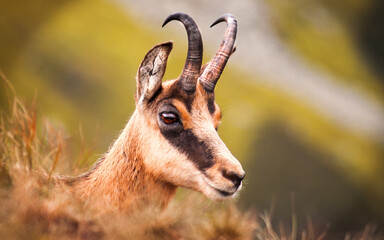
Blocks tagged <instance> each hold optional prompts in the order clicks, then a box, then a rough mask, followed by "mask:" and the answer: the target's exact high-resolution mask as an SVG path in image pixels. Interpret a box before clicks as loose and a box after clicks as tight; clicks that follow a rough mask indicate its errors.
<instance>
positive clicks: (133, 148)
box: [75, 112, 176, 211]
mask: <svg viewBox="0 0 384 240" xmlns="http://www.w3.org/2000/svg"><path fill="white" fill-rule="evenodd" d="M136 124H140V121H139V119H138V116H137V112H135V113H134V115H133V116H132V117H131V119H130V121H129V122H128V124H127V126H126V127H125V128H124V130H123V131H122V133H121V134H120V136H119V137H118V138H117V140H116V141H115V142H114V143H113V145H112V147H111V148H110V149H109V151H108V152H107V153H106V154H105V157H104V158H103V159H100V160H99V161H98V162H97V163H96V164H95V166H94V168H93V169H92V170H90V171H89V172H87V173H85V174H83V175H81V176H79V178H78V181H77V184H75V188H76V190H77V192H79V193H80V197H81V199H83V200H84V201H86V202H87V203H89V204H90V205H94V206H95V207H96V208H100V209H103V210H105V209H107V210H109V208H111V210H113V209H116V208H117V209H119V210H128V211H129V210H131V209H134V208H136V207H138V206H140V205H146V204H148V203H153V202H156V204H161V205H162V206H166V205H167V204H168V202H169V201H170V199H171V198H172V197H173V195H174V193H175V191H176V186H174V185H172V184H169V183H166V182H163V181H160V180H157V179H156V177H155V176H153V174H151V173H149V172H148V171H146V168H145V164H144V152H143V149H142V148H143V145H142V143H141V136H140V132H139V130H138V128H136V126H137V125H136Z"/></svg>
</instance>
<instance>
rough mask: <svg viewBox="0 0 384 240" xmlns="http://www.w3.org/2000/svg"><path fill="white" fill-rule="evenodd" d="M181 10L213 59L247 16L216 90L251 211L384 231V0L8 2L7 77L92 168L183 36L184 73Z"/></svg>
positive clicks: (174, 70) (0, 48) (0, 26)
mask: <svg viewBox="0 0 384 240" xmlns="http://www.w3.org/2000/svg"><path fill="white" fill-rule="evenodd" d="M176 11H182V12H186V13H188V14H189V15H191V16H192V17H193V18H194V19H195V21H196V22H197V24H198V25H199V27H200V30H201V32H202V36H203V41H204V49H205V51H204V53H205V56H204V59H205V60H204V61H208V60H209V59H210V57H211V56H212V55H213V53H214V52H215V51H216V49H217V47H218V46H219V44H220V42H221V39H222V36H223V34H224V29H225V24H220V25H218V26H215V27H214V28H212V29H210V28H209V26H210V24H211V23H212V22H213V21H214V20H216V19H217V18H218V17H219V16H221V15H222V14H224V13H227V12H229V13H232V14H234V15H235V16H236V17H237V19H238V23H239V28H238V38H237V43H236V45H237V51H236V53H235V54H234V55H233V56H232V57H231V59H230V61H229V64H228V65H227V67H226V69H225V71H224V74H223V75H222V77H221V79H220V81H219V83H218V85H217V88H216V96H217V97H216V98H217V102H218V104H219V105H220V106H221V107H222V109H223V113H224V117H223V120H222V124H221V126H220V128H219V134H220V135H221V137H222V139H223V140H224V142H226V144H227V145H228V147H229V148H230V149H231V151H232V152H233V154H234V155H235V156H236V157H237V158H238V159H239V160H240V161H241V162H242V164H243V165H244V168H245V170H246V172H247V177H246V181H245V184H244V190H243V191H242V193H241V196H240V198H239V199H238V200H237V202H238V205H239V206H240V207H241V208H243V209H248V208H250V207H251V208H255V209H258V210H260V211H264V210H269V209H271V207H272V209H273V212H274V214H273V218H274V219H275V222H276V223H277V222H278V221H281V222H283V223H284V224H287V225H289V223H290V219H291V217H292V214H293V213H294V214H296V215H297V217H298V224H299V226H304V225H305V224H306V221H307V217H310V218H311V219H312V221H313V222H314V225H315V226H325V225H326V224H327V223H330V226H331V228H330V231H333V232H338V231H340V232H343V231H351V230H352V231H353V230H357V229H361V228H363V227H364V226H365V225H366V224H367V223H370V222H374V223H376V224H377V225H378V226H379V227H383V223H384V174H383V172H384V77H383V76H384V75H383V74H384V2H383V1H381V0H339V1H332V0H290V1H281V0H238V1H230V0H222V1H221V0H210V1H203V0H195V1H177V0H163V1H157V0H141V1H134V0H56V1H48V0H34V1H28V0H19V1H10V0H0V68H1V69H2V71H3V72H4V73H5V75H6V76H7V77H8V78H9V79H10V81H11V82H12V83H13V85H14V86H15V88H16V91H17V92H18V94H19V95H20V96H22V97H23V98H24V99H27V101H29V102H32V101H34V99H37V100H36V106H37V111H38V113H39V116H40V117H42V116H43V117H44V119H43V120H44V121H49V122H51V123H52V124H54V125H56V126H58V127H61V128H63V129H64V131H65V133H66V134H67V139H68V140H69V142H71V143H72V144H73V145H76V146H78V149H79V150H78V154H82V159H86V161H84V163H83V166H84V167H85V168H86V167H87V166H90V165H91V164H92V163H93V162H94V161H95V160H96V159H97V158H98V157H99V156H100V154H102V153H103V152H105V151H106V150H107V149H108V146H109V145H110V144H111V142H112V141H113V139H114V138H115V137H116V136H117V135H118V133H119V131H120V130H121V129H122V128H123V127H124V125H125V123H126V122H127V119H128V118H129V115H130V114H131V113H132V112H133V110H134V97H133V96H134V91H135V75H136V71H137V68H138V66H139V64H140V62H141V60H142V58H143V57H144V55H145V54H146V52H147V51H148V50H149V49H150V48H151V47H152V46H154V45H155V44H157V43H160V42H164V41H168V40H174V50H173V52H172V53H171V55H170V59H169V62H168V67H167V73H166V75H165V79H173V78H176V77H177V76H178V75H179V74H180V72H181V69H182V67H183V65H184V60H185V56H186V49H187V48H186V47H187V42H186V34H185V30H184V29H183V28H182V27H181V25H180V24H178V23H171V24H168V25H167V26H166V27H165V28H161V24H162V22H163V20H164V19H165V18H166V17H167V16H168V15H169V14H171V13H173V12H176ZM0 106H1V110H2V111H7V110H6V109H7V106H8V102H7V92H6V90H5V87H4V85H1V88H0ZM84 146H88V147H84ZM84 148H85V149H86V150H84ZM75 149H76V148H75ZM75 155H76V154H75Z"/></svg>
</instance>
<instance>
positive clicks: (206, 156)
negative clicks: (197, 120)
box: [160, 129, 214, 171]
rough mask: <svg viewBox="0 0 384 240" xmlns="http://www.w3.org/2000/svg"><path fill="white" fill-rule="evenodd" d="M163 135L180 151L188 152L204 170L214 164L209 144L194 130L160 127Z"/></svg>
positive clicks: (198, 166) (189, 157)
mask: <svg viewBox="0 0 384 240" xmlns="http://www.w3.org/2000/svg"><path fill="white" fill-rule="evenodd" d="M160 131H161V133H162V134H163V136H164V137H165V138H166V139H167V140H168V142H169V143H171V144H172V145H173V146H175V147H176V148H177V149H178V150H179V151H180V152H182V153H184V154H186V155H187V156H188V159H190V160H191V161H192V162H193V163H194V164H195V165H196V166H197V168H198V169H200V170H201V171H204V170H205V169H207V168H210V167H212V166H213V164H214V160H213V153H212V151H211V150H210V149H209V147H208V145H207V144H206V143H204V142H203V141H201V140H199V139H198V137H197V136H196V135H195V134H194V133H193V132H192V130H190V129H187V130H182V131H181V132H179V133H175V132H173V131H167V130H165V129H160Z"/></svg>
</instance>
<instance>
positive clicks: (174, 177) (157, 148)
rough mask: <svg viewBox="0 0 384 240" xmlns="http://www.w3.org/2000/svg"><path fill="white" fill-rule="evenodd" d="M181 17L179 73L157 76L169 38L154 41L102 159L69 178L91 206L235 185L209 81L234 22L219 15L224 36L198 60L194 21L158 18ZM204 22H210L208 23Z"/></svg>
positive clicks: (234, 164)
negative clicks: (131, 106)
mask: <svg viewBox="0 0 384 240" xmlns="http://www.w3.org/2000/svg"><path fill="white" fill-rule="evenodd" d="M172 20H177V21H179V22H181V23H182V24H183V26H184V27H185V29H186V32H187V35H188V52H187V59H186V62H185V65H184V68H183V71H182V73H181V75H180V76H179V77H178V78H177V79H175V80H170V81H166V82H162V78H163V75H164V72H165V68H166V64H167V59H168V55H169V54H170V52H171V50H172V46H173V43H172V42H165V43H161V44H158V45H156V46H154V47H153V48H152V49H151V50H149V52H148V53H147V55H146V56H145V57H144V60H143V61H142V63H141V65H140V67H139V70H138V73H137V79H136V84H137V89H136V94H135V102H136V110H135V111H134V113H133V115H132V116H131V118H130V120H129V121H128V123H127V125H126V127H125V128H124V130H123V131H122V133H121V134H120V136H119V137H118V138H117V140H116V141H115V142H114V143H113V145H112V146H111V148H110V149H109V151H108V152H107V153H106V154H105V156H104V158H102V159H100V160H99V161H97V162H96V163H95V165H94V167H93V168H92V170H90V171H89V172H87V173H85V174H82V175H80V176H78V177H76V178H75V179H74V181H73V182H72V187H73V189H74V192H75V193H76V194H77V195H78V196H79V197H80V199H82V200H84V201H86V202H87V203H89V204H93V205H95V206H96V207H97V208H100V209H106V208H111V207H112V208H117V209H120V210H129V209H132V208H134V207H136V206H138V205H140V204H142V203H143V202H147V201H158V202H159V203H160V204H161V205H163V206H165V205H167V204H168V202H169V201H170V200H171V199H172V197H173V196H174V194H175V191H176V188H177V187H178V186H180V187H185V188H189V189H192V190H195V191H198V192H201V193H203V194H204V195H206V196H207V197H208V198H210V199H212V200H216V201H220V200H223V199H227V198H230V197H232V196H234V195H236V193H237V192H238V191H239V190H240V189H241V186H242V180H243V178H244V176H245V172H244V171H243V169H242V167H241V164H240V163H239V162H238V160H237V159H236V158H235V157H234V156H233V155H232V154H231V153H230V151H229V150H228V148H227V147H226V146H225V144H224V142H223V141H222V140H221V139H220V137H219V135H218V133H217V127H218V125H219V123H220V120H221V112H220V108H219V107H218V105H217V104H216V103H215V94H214V88H215V85H216V83H217V81H218V79H219V77H220V75H221V73H222V71H223V69H224V67H225V65H226V63H227V61H228V58H229V56H230V55H231V54H232V52H233V51H234V42H235V39H236V31H237V21H236V19H235V17H234V16H232V15H230V14H226V15H223V16H222V17H220V18H219V19H218V20H216V21H215V22H214V23H213V24H212V26H214V25H216V24H217V23H220V22H226V23H227V28H226V32H225V35H224V39H223V41H222V43H221V45H220V47H219V49H218V51H217V52H216V54H215V55H214V56H213V58H212V59H211V60H210V61H209V62H208V63H207V64H206V65H204V66H203V67H202V57H203V43H202V39H201V35H200V31H199V29H198V27H197V25H196V23H195V22H194V20H193V19H192V18H191V17H190V16H188V15H187V14H184V13H174V14H172V15H170V16H169V17H168V18H166V20H165V21H164V24H163V27H164V26H165V25H166V24H167V23H168V22H170V21H172ZM212 26H211V27H212Z"/></svg>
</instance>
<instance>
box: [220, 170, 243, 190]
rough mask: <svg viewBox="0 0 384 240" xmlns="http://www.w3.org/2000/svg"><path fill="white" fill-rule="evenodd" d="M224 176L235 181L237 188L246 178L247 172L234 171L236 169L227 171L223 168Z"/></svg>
mask: <svg viewBox="0 0 384 240" xmlns="http://www.w3.org/2000/svg"><path fill="white" fill-rule="evenodd" d="M223 176H224V177H225V178H227V179H229V180H231V181H232V182H233V184H234V185H235V186H236V188H238V187H239V186H240V184H241V181H242V180H243V179H244V177H245V173H244V172H243V173H241V174H239V173H237V172H234V171H226V170H223Z"/></svg>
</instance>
